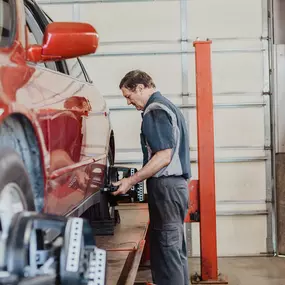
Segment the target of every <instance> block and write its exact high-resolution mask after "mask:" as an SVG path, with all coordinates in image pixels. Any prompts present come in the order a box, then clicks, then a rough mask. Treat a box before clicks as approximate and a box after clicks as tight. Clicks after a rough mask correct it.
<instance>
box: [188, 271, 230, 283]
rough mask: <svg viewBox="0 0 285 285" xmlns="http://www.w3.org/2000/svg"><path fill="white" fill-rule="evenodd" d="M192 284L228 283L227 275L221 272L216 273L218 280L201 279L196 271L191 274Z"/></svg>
mask: <svg viewBox="0 0 285 285" xmlns="http://www.w3.org/2000/svg"><path fill="white" fill-rule="evenodd" d="M191 283H192V284H229V282H228V278H227V276H225V275H223V274H219V275H218V280H206V281H203V280H201V277H200V276H199V275H198V274H197V273H196V274H195V275H192V276H191Z"/></svg>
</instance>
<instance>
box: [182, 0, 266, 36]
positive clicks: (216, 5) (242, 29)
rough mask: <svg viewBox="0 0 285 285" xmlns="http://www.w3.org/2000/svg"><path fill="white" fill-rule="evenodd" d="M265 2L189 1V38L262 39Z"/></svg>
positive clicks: (254, 0)
mask: <svg viewBox="0 0 285 285" xmlns="http://www.w3.org/2000/svg"><path fill="white" fill-rule="evenodd" d="M261 3H262V0H251V1H247V0H240V1H236V0H212V1H209V0H191V1H188V2H187V4H188V15H189V16H188V31H189V37H190V38H194V39H195V38H196V37H200V38H225V37H229V38H233V37H242V38H245V37H260V36H261V33H262V5H261Z"/></svg>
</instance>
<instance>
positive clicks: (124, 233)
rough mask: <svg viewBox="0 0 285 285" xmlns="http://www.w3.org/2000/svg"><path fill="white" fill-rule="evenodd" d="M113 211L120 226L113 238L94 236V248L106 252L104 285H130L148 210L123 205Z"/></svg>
mask: <svg viewBox="0 0 285 285" xmlns="http://www.w3.org/2000/svg"><path fill="white" fill-rule="evenodd" d="M117 209H118V210H119V213H120V217H121V223H120V224H119V225H117V226H116V228H115V233H114V235H113V236H96V245H97V246H98V247H99V248H102V249H105V250H107V276H106V282H107V285H111V284H112V285H115V284H117V285H120V284H133V283H134V282H135V278H136V275H137V270H138V267H139V264H140V260H141V256H142V252H143V249H144V245H145V237H146V232H147V229H148V222H149V214H148V207H147V204H123V205H120V206H118V207H117Z"/></svg>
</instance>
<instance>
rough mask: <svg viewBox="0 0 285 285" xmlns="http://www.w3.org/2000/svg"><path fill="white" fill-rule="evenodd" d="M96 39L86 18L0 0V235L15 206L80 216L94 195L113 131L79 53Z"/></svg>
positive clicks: (110, 154) (110, 158)
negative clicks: (72, 19) (56, 17)
mask: <svg viewBox="0 0 285 285" xmlns="http://www.w3.org/2000/svg"><path fill="white" fill-rule="evenodd" d="M23 3H24V5H23ZM97 46H98V34H97V33H96V30H95V29H94V28H93V27H92V26H90V25H89V24H84V23H53V22H52V21H51V20H50V19H49V18H48V16H47V15H46V14H45V13H44V12H43V11H42V10H41V9H40V8H39V6H38V5H37V4H36V3H35V2H34V1H32V0H24V1H18V0H0V99H1V100H0V120H1V123H0V220H1V222H0V225H1V227H0V241H1V235H2V238H5V235H6V232H5V231H7V227H8V224H9V221H10V219H8V218H7V217H12V216H13V214H14V213H16V212H18V211H22V210H25V209H28V210H36V211H39V212H45V213H53V214H59V215H71V214H72V215H81V214H82V213H83V212H84V211H85V210H86V209H88V208H90V206H92V205H94V204H95V203H96V202H98V201H97V199H98V197H97V198H96V193H98V191H99V190H100V188H101V187H103V186H104V179H105V173H106V166H107V164H110V165H112V164H113V162H114V149H115V147H114V135H113V131H112V128H111V124H110V117H109V110H108V108H107V106H106V102H105V100H104V98H103V97H102V95H100V93H99V92H98V91H97V89H96V88H95V87H94V85H93V84H92V81H91V80H90V78H89V77H88V74H87V72H86V70H85V68H84V65H83V64H82V62H81V61H80V59H79V58H78V57H79V56H82V55H87V54H90V53H94V52H95V51H96V49H97ZM99 192H100V191H99ZM4 216H5V219H3V217H4ZM1 217H2V219H1ZM0 247H1V242H0ZM0 251H1V248H0ZM0 259H1V258H0Z"/></svg>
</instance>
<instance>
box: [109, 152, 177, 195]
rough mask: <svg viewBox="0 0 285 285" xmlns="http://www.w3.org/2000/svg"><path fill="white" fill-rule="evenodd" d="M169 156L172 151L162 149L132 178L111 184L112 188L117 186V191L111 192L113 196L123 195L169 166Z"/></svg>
mask: <svg viewBox="0 0 285 285" xmlns="http://www.w3.org/2000/svg"><path fill="white" fill-rule="evenodd" d="M171 154H172V149H164V150H160V151H158V152H156V153H155V155H154V156H153V157H152V158H151V159H150V161H149V162H148V163H147V164H146V165H145V166H144V167H143V168H142V169H140V170H139V171H138V172H136V173H135V174H134V175H133V176H131V177H129V178H124V179H122V180H120V181H118V182H116V183H113V185H114V186H119V189H118V190H117V191H116V192H113V195H115V196H116V195H119V194H125V193H127V192H128V191H129V190H130V188H131V187H132V186H134V185H135V184H137V183H139V182H141V181H143V180H145V179H148V178H150V177H152V176H153V175H155V174H156V173H157V172H158V171H159V170H161V169H162V168H164V167H165V166H167V165H169V163H170V162H171Z"/></svg>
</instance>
